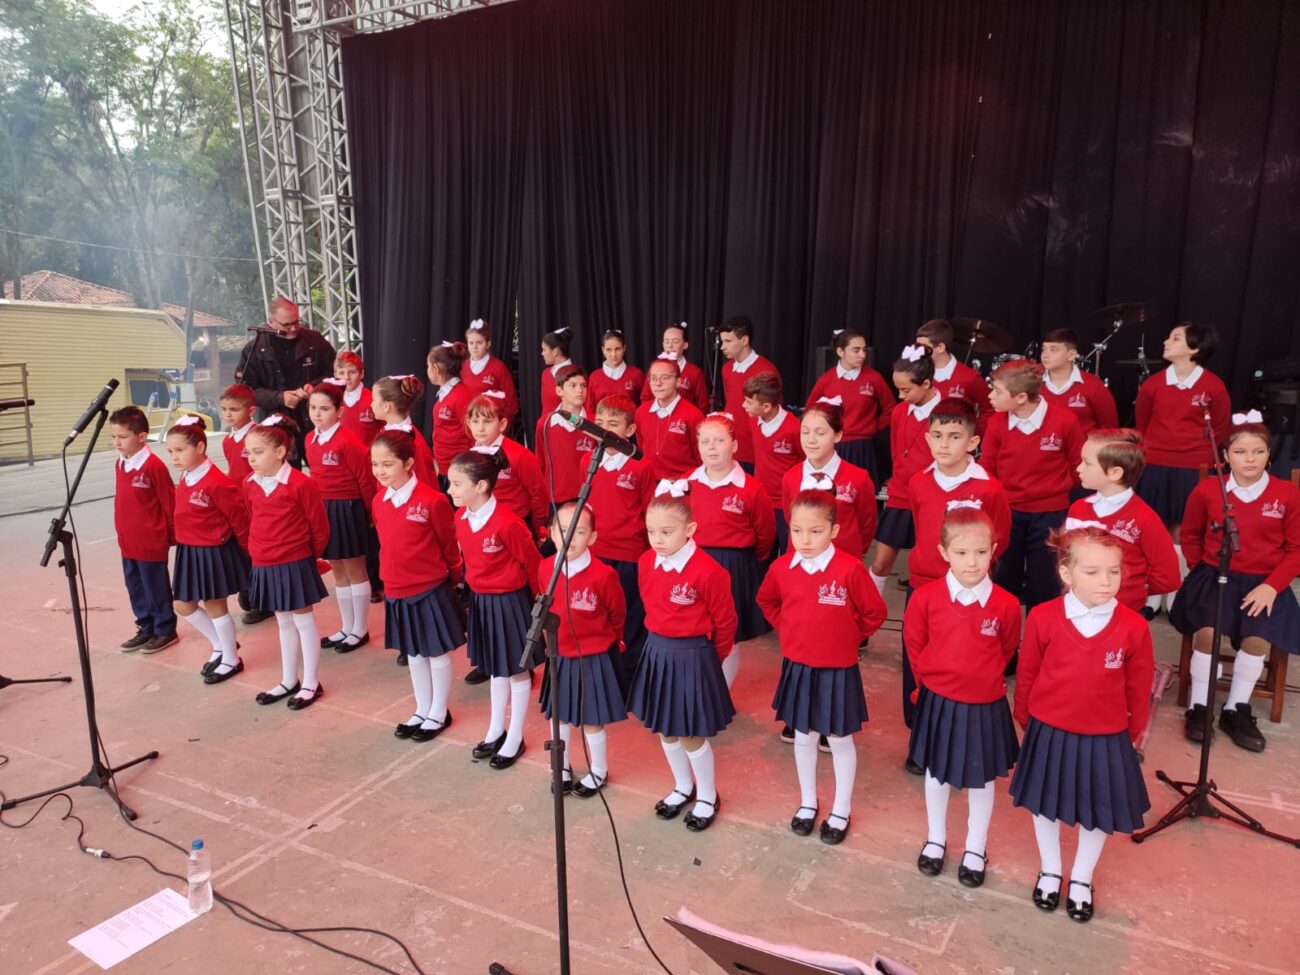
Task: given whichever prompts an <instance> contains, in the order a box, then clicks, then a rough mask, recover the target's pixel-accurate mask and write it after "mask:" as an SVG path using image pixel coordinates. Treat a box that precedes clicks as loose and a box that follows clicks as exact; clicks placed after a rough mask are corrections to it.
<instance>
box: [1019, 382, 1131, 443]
mask: <svg viewBox="0 0 1300 975" xmlns="http://www.w3.org/2000/svg"><path fill="white" fill-rule="evenodd" d="M1079 375H1080V376H1081V377H1082V378H1083V381H1082V382H1078V383H1074V384H1072V385H1071V386H1070V387H1069V388H1068V389H1067V390H1066V391H1065V392H1063V393H1061V394H1060V395H1059V396H1058V395H1057V394H1056V393H1053V392H1052V391H1051V390H1050V389H1048V388H1047V384H1046V383H1044V384H1043V387H1042V389H1041V390H1040V392H1039V395H1040V396H1042V397H1043V399H1045V400H1047V402H1049V403H1051V404H1052V405H1053V406H1059V407H1063V408H1064V409H1068V410H1069V411H1070V412H1071V413H1073V414H1074V418H1075V419H1076V420H1078V421H1079V429H1080V430H1082V431H1083V433H1084V436H1085V437H1086V436H1087V434H1088V431H1089V430H1096V429H1098V428H1100V429H1102V430H1106V429H1110V428H1112V427H1117V426H1119V410H1117V409H1116V408H1115V397H1114V396H1112V395H1110V390H1109V389H1107V388H1106V384H1105V383H1104V382H1102V381H1101V380H1100V379H1098V378H1097V377H1096V376H1094V375H1093V374H1092V373H1090V372H1084V371H1082V370H1080V371H1079Z"/></svg>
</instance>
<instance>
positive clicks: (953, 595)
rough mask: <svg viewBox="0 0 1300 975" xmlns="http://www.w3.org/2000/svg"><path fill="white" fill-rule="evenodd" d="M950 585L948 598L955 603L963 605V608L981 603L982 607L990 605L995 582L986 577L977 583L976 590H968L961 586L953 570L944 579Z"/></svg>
mask: <svg viewBox="0 0 1300 975" xmlns="http://www.w3.org/2000/svg"><path fill="white" fill-rule="evenodd" d="M943 578H944V581H945V582H947V583H948V598H950V599H951V600H952V601H953V602H954V603H961V604H962V605H963V606H969V605H971V604H972V603H979V604H980V605H981V606H987V605H988V604H989V597H990V596H992V595H993V580H992V579H990V578H989V577H988V576H985V577H984V578H983V579H981V580H980V581H979V582H977V583H975V586H974V588H972V589H967V588H966V587H965V586H963V585H962V584H961V582H960V581H959V580H958V579H957V577H956V576H955V575H953V573H952V569H949V570H948V574H947V575H946V576H944V577H943Z"/></svg>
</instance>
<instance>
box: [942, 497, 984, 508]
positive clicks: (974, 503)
mask: <svg viewBox="0 0 1300 975" xmlns="http://www.w3.org/2000/svg"><path fill="white" fill-rule="evenodd" d="M956 508H974V509H975V510H976V511H983V510H984V502H983V501H980V500H978V499H976V498H963V499H962V500H960V501H949V502H948V507H947V508H945V509H944V510H945V511H953V510H954V509H956Z"/></svg>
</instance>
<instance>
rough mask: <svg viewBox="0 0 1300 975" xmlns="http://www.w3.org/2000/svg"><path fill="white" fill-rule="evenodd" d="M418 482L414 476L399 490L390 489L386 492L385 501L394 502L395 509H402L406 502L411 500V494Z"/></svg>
mask: <svg viewBox="0 0 1300 975" xmlns="http://www.w3.org/2000/svg"><path fill="white" fill-rule="evenodd" d="M415 485H416V480H415V477H414V476H411V477H408V478H407V479H406V483H405V484H403V485H402V486H401V487H399V488H396V489H394V488H391V487H390V488H389V489H388V490H387V491H385V492H384V500H385V501H391V502H393V507H394V508H400V507H401V506H402V505H404V504H406V502H408V501H410V500H411V493H412V492H413V491H414V490H415Z"/></svg>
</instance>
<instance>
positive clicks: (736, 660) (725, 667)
mask: <svg viewBox="0 0 1300 975" xmlns="http://www.w3.org/2000/svg"><path fill="white" fill-rule="evenodd" d="M738 673H740V647H732V648H731V653H729V654H727V659H726V660H724V661H722V676H723V677H724V678H726V681H727V690H731V685H732V684H734V683H736V675H737V674H738Z"/></svg>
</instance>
